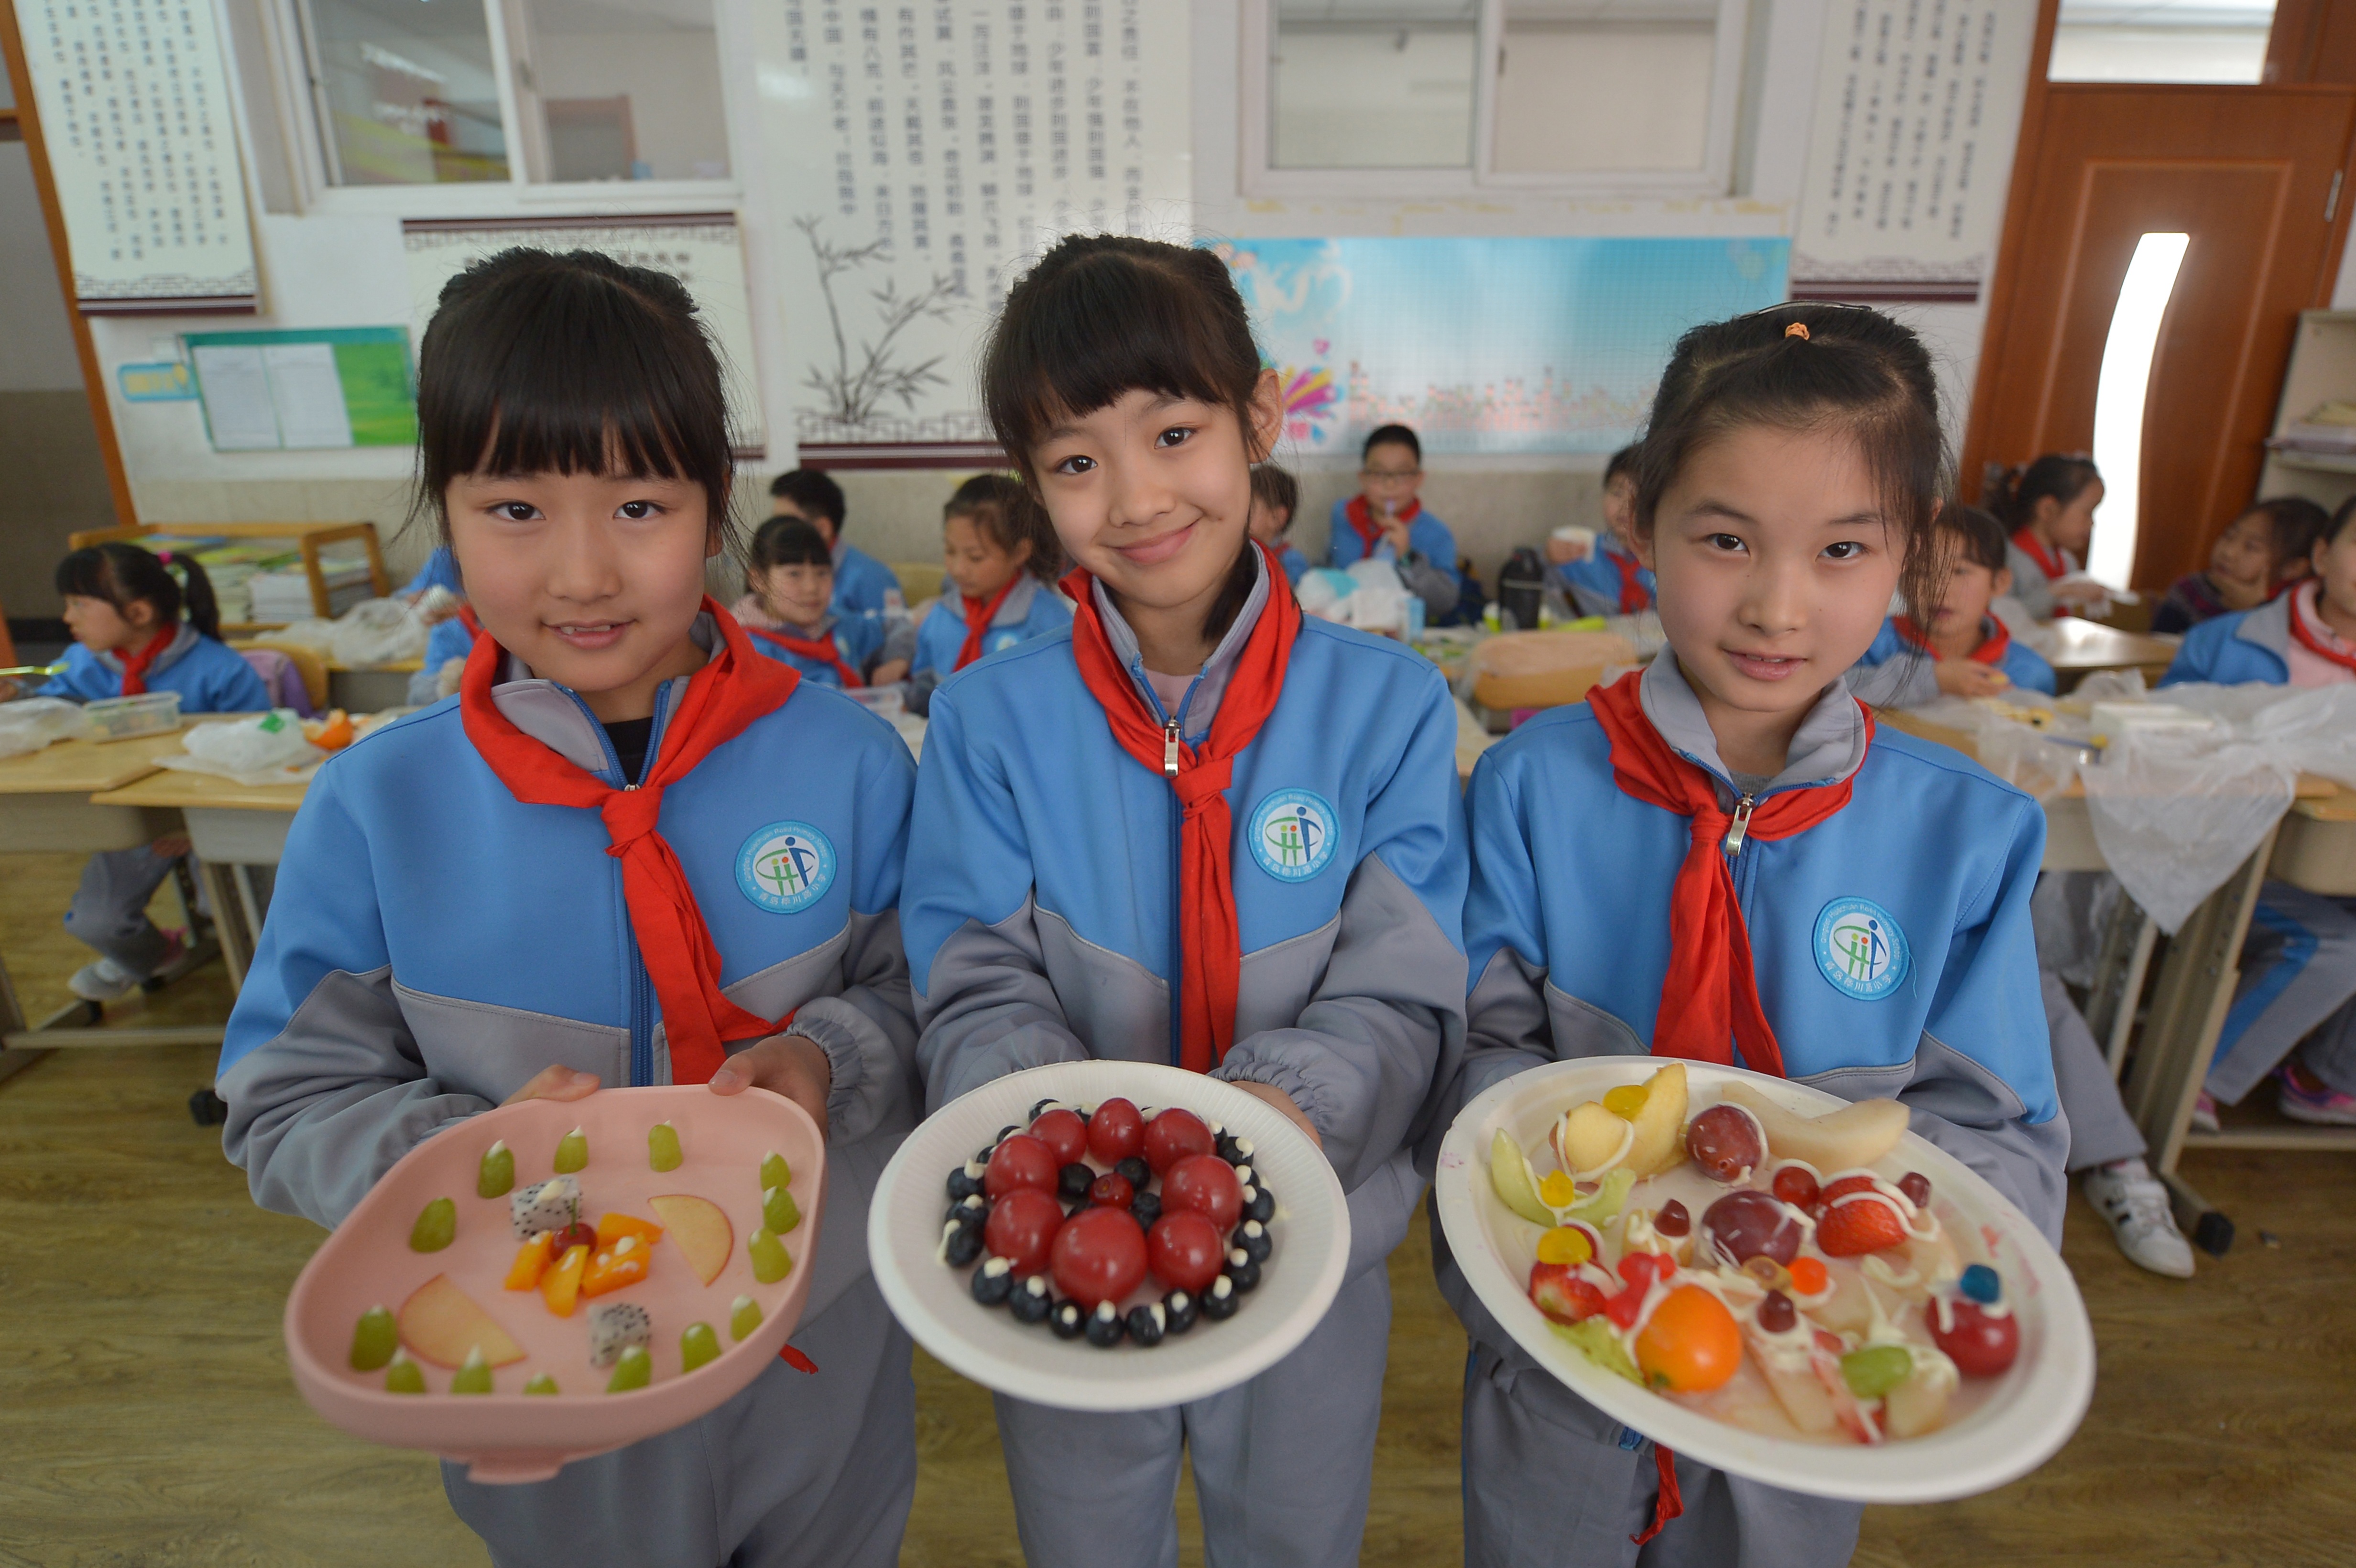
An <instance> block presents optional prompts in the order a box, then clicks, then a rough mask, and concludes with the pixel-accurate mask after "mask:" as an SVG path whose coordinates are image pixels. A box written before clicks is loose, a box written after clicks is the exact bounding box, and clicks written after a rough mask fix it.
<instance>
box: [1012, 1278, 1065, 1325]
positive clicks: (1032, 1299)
mask: <svg viewBox="0 0 2356 1568" xmlns="http://www.w3.org/2000/svg"><path fill="white" fill-rule="evenodd" d="M1006 1309H1007V1310H1008V1311H1009V1312H1012V1313H1013V1314H1014V1321H1016V1322H1017V1323H1044V1322H1045V1321H1046V1320H1047V1314H1048V1313H1050V1312H1052V1311H1054V1310H1055V1295H1054V1293H1052V1292H1051V1291H1049V1290H1048V1288H1047V1281H1046V1278H1045V1276H1044V1275H1035V1274H1034V1275H1032V1276H1031V1277H1030V1278H1029V1279H1026V1280H1024V1281H1023V1283H1022V1284H1021V1285H1018V1286H1017V1287H1016V1288H1015V1291H1014V1294H1013V1295H1012V1296H1009V1297H1008V1298H1007V1302H1006Z"/></svg>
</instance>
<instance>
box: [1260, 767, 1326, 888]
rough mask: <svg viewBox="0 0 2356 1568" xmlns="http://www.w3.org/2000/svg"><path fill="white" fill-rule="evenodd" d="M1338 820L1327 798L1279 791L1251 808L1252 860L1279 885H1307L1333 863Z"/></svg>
mask: <svg viewBox="0 0 2356 1568" xmlns="http://www.w3.org/2000/svg"><path fill="white" fill-rule="evenodd" d="M1338 827H1339V819H1338V818H1337V817H1336V816H1334V815H1333V806H1332V805H1328V804H1327V803H1326V800H1325V797H1324V796H1323V795H1316V794H1312V792H1310V791H1308V790H1305V789H1280V790H1278V791H1277V792H1276V793H1275V794H1273V795H1269V796H1267V797H1266V798H1265V799H1263V800H1261V802H1260V803H1259V804H1258V805H1256V806H1254V807H1252V814H1251V823H1250V827H1248V829H1247V836H1248V837H1249V838H1250V839H1251V851H1252V859H1255V860H1258V862H1259V869H1261V870H1263V871H1266V872H1267V873H1268V874H1269V876H1271V877H1274V878H1275V879H1276V880H1278V881H1280V882H1305V881H1307V880H1309V879H1310V878H1312V877H1313V876H1315V875H1316V874H1317V873H1318V872H1320V871H1322V870H1323V869H1325V868H1326V867H1327V866H1329V865H1331V864H1333V844H1334V840H1335V838H1336V837H1338V832H1337V830H1338Z"/></svg>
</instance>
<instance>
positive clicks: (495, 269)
mask: <svg viewBox="0 0 2356 1568" xmlns="http://www.w3.org/2000/svg"><path fill="white" fill-rule="evenodd" d="M417 458H418V478H417V495H416V497H415V499H414V500H413V501H412V505H411V514H410V515H411V516H412V517H416V516H417V515H419V514H420V513H422V512H425V511H431V512H432V514H433V516H434V524H435V527H436V529H437V531H438V532H439V533H440V535H441V539H442V542H443V543H444V544H447V543H449V542H450V514H449V505H448V490H449V485H450V482H451V480H453V479H454V478H456V477H458V476H460V475H467V474H498V475H522V474H541V473H548V472H551V471H553V472H555V473H558V474H592V475H623V476H627V477H633V478H647V477H653V478H662V479H682V480H686V481H688V482H690V483H691V484H693V485H698V486H699V487H701V489H702V491H703V495H704V500H705V503H706V505H707V507H709V512H708V517H709V518H710V522H711V527H712V532H713V533H714V534H715V535H716V536H717V537H718V538H719V539H721V540H722V542H723V544H725V545H726V546H728V547H729V548H730V549H731V550H732V551H735V552H737V553H740V554H741V550H742V540H741V539H740V536H739V535H738V532H737V529H736V526H735V520H734V507H733V506H732V504H731V498H730V493H729V492H730V485H729V481H730V478H731V475H733V474H734V466H735V464H734V458H733V456H732V455H731V453H730V451H729V446H728V402H727V398H726V396H725V394H724V393H723V391H722V390H721V376H720V356H719V354H718V352H717V351H716V350H715V349H714V348H713V347H712V339H711V336H710V335H709V334H708V333H707V331H706V330H705V327H704V324H703V320H702V317H701V315H699V314H698V313H697V310H696V305H695V300H694V297H693V296H692V295H691V294H690V293H688V292H687V289H686V288H685V286H683V285H682V284H681V283H680V281H679V280H678V279H676V278H674V277H671V276H669V275H668V274H667V273H663V272H653V271H650V270H648V268H645V267H632V266H628V265H626V264H625V263H623V262H620V261H616V260H615V259H614V258H613V257H611V256H607V255H604V254H602V253H600V252H598V251H564V252H562V253H561V254H560V253H558V252H556V251H534V250H530V249H526V248H522V247H518V248H516V249H513V250H508V251H500V252H499V253H498V255H496V256H489V257H486V258H485V259H484V260H482V261H477V262H476V263H475V264H474V265H473V266H471V267H469V268H467V269H466V271H465V272H461V273H459V274H458V275H457V276H456V277H455V278H453V279H451V280H450V281H449V282H448V283H445V284H444V285H443V288H442V298H441V301H440V303H439V304H436V305H435V307H434V319H433V320H432V321H431V322H430V323H428V324H427V325H426V328H425V340H424V342H423V344H422V345H421V346H420V347H419V349H418V355H417Z"/></svg>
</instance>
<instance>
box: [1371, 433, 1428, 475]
mask: <svg viewBox="0 0 2356 1568" xmlns="http://www.w3.org/2000/svg"><path fill="white" fill-rule="evenodd" d="M1378 446H1404V447H1406V448H1407V449H1408V451H1409V452H1412V453H1415V461H1416V464H1417V466H1419V467H1420V466H1421V465H1422V464H1423V443H1422V442H1421V441H1419V439H1417V437H1416V433H1415V432H1413V431H1412V430H1409V429H1408V427H1407V426H1405V425H1403V424H1381V425H1376V427H1375V431H1374V433H1373V434H1372V435H1369V436H1368V437H1366V440H1365V445H1363V446H1361V447H1359V448H1358V461H1359V462H1361V463H1364V462H1365V460H1366V459H1367V458H1369V457H1372V456H1373V455H1374V454H1375V448H1376V447H1378Z"/></svg>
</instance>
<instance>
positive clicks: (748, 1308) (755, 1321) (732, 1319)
mask: <svg viewBox="0 0 2356 1568" xmlns="http://www.w3.org/2000/svg"><path fill="white" fill-rule="evenodd" d="M760 1326H761V1307H760V1304H759V1303H758V1302H756V1301H755V1300H754V1299H753V1298H752V1297H751V1296H738V1297H737V1298H736V1299H735V1301H734V1303H732V1304H731V1305H730V1307H729V1308H728V1337H729V1338H730V1339H745V1338H748V1337H749V1336H750V1335H751V1334H752V1332H753V1330H754V1329H755V1328H759V1327H760Z"/></svg>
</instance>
